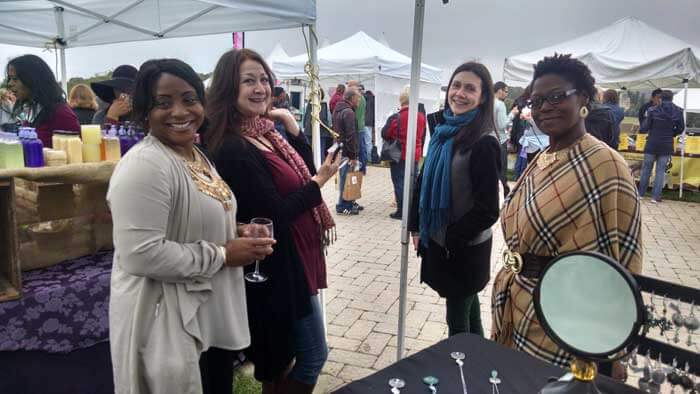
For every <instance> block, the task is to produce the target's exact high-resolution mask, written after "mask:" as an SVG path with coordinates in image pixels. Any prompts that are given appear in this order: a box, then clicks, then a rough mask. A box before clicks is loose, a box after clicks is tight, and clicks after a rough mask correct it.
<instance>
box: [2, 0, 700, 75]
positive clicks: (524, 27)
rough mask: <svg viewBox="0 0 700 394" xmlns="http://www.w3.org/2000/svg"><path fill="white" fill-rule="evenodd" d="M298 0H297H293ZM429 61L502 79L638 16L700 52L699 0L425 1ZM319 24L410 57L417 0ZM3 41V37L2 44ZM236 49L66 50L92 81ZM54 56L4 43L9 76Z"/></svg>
mask: <svg viewBox="0 0 700 394" xmlns="http://www.w3.org/2000/svg"><path fill="white" fill-rule="evenodd" d="M290 1H292V0H290ZM425 2H426V13H425V18H426V19H425V26H424V37H425V38H424V42H423V61H424V62H425V63H428V64H431V65H434V66H439V67H442V68H445V69H446V73H447V75H448V77H449V73H450V72H451V68H453V67H454V66H455V65H457V64H459V63H460V62H462V61H464V60H468V59H474V58H477V59H480V60H481V61H482V62H484V63H485V64H486V65H487V66H488V67H489V69H490V70H491V72H492V74H493V77H494V80H498V79H501V76H502V71H503V60H504V58H505V57H507V56H510V55H514V54H518V53H523V52H529V51H531V50H534V49H538V48H541V47H545V46H549V45H553V44H556V43H558V42H562V41H565V40H568V39H571V38H574V37H577V36H580V35H583V34H586V33H588V32H591V31H594V30H597V29H600V28H602V27H605V26H607V25H609V24H611V23H613V22H615V21H616V20H618V19H621V18H623V17H626V16H633V17H636V18H638V19H641V20H642V21H644V22H646V23H648V24H650V25H652V26H654V27H656V28H657V29H659V30H662V31H664V32H666V33H667V34H670V35H672V36H675V37H677V38H680V39H682V40H684V41H686V42H689V43H691V44H693V45H695V46H698V47H700V0H585V1H583V0H581V1H561V0H528V1H522V0H450V2H449V4H447V5H443V4H442V1H441V0H425ZM317 4H318V6H317V7H318V21H317V27H318V32H319V35H320V39H321V41H322V42H324V41H329V42H331V43H333V42H336V41H338V40H341V39H343V38H346V37H348V36H350V35H352V34H354V33H355V32H357V31H358V30H364V31H365V32H366V33H368V34H369V35H371V36H373V37H374V38H376V39H381V38H382V37H384V39H385V40H386V41H387V42H388V43H389V44H390V45H391V47H392V48H393V49H395V50H397V51H399V52H402V53H404V54H406V55H408V56H410V52H411V35H412V25H413V6H414V5H413V4H414V2H413V0H317ZM0 40H1V39H0ZM277 42H280V43H281V44H282V46H283V47H284V48H285V50H286V51H287V52H288V53H289V54H290V55H297V54H300V53H302V52H303V51H304V41H303V37H302V35H301V32H300V30H299V29H294V30H278V31H264V32H250V33H248V34H247V36H246V46H247V47H249V48H253V49H256V50H258V51H259V52H261V53H262V54H263V55H265V56H266V55H267V54H268V53H269V52H270V50H271V49H272V48H273V47H274V45H275V44H276V43H277ZM230 46H231V36H230V34H220V35H214V36H206V37H193V38H180V39H168V40H160V41H152V42H135V43H124V44H113V45H105V46H100V47H87V48H74V49H69V50H67V59H68V61H67V68H68V75H69V77H73V76H83V77H88V76H91V75H93V74H95V73H100V72H104V71H107V70H110V69H113V68H114V67H116V66H118V65H120V64H125V63H129V64H133V65H135V66H138V65H140V64H141V63H142V62H143V61H145V60H147V59H150V58H154V57H177V58H180V59H182V60H184V61H186V62H188V63H189V64H191V65H192V66H193V67H194V68H195V69H196V70H197V71H198V72H210V71H212V69H213V68H214V65H215V64H216V61H217V60H218V58H219V56H220V55H221V53H223V52H224V51H226V50H227V49H228V48H230ZM24 53H35V54H41V56H42V57H43V58H44V59H45V60H46V61H47V62H48V63H49V64H50V65H51V66H52V67H54V64H55V57H54V54H52V53H47V52H43V53H42V51H41V50H39V49H33V48H23V47H17V46H9V45H0V67H2V70H3V73H4V69H5V64H6V62H7V60H8V59H9V58H12V57H14V56H17V55H21V54H24Z"/></svg>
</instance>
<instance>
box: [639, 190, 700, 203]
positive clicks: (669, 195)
mask: <svg viewBox="0 0 700 394" xmlns="http://www.w3.org/2000/svg"><path fill="white" fill-rule="evenodd" d="M646 196H647V197H649V196H651V191H649V192H647V194H646ZM661 199H662V200H672V201H685V202H696V203H700V193H698V192H696V191H692V190H688V189H683V198H678V190H668V189H664V190H662V191H661Z"/></svg>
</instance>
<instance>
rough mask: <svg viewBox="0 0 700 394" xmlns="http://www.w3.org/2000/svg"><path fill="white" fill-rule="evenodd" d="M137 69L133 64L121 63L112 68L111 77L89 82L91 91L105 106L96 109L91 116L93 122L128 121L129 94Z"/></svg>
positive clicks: (112, 122)
mask: <svg viewBox="0 0 700 394" xmlns="http://www.w3.org/2000/svg"><path fill="white" fill-rule="evenodd" d="M137 73H138V70H137V69H136V67H134V66H130V65H128V64H123V65H121V66H119V67H117V68H115V69H114V71H113V72H112V79H110V80H107V81H101V82H93V83H91V84H90V87H91V88H92V91H93V92H95V94H96V95H97V97H99V98H100V100H102V101H103V102H105V103H107V107H106V108H104V109H102V110H100V111H97V113H95V116H94V117H93V118H92V123H93V124H99V125H102V124H113V125H118V124H119V123H122V122H125V121H128V120H129V118H130V117H131V95H132V93H133V92H134V83H135V82H136V74H137Z"/></svg>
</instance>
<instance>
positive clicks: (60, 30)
mask: <svg viewBox="0 0 700 394" xmlns="http://www.w3.org/2000/svg"><path fill="white" fill-rule="evenodd" d="M63 11H64V10H63V7H54V9H53V12H54V16H55V17H56V30H57V32H56V34H57V35H58V37H56V41H57V45H59V48H58V53H59V57H60V62H61V87H62V88H63V91H64V92H65V93H66V94H68V76H67V75H66V43H65V42H64V41H63V40H64V39H65V37H66V27H65V24H64V22H63Z"/></svg>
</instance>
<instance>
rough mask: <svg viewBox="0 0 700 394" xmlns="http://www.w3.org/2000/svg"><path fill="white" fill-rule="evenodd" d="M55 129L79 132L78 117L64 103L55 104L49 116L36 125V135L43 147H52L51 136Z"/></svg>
mask: <svg viewBox="0 0 700 394" xmlns="http://www.w3.org/2000/svg"><path fill="white" fill-rule="evenodd" d="M56 130H63V131H73V132H76V133H80V122H79V121H78V117H77V116H76V115H75V112H73V110H72V109H71V107H69V106H68V104H66V103H60V104H56V107H54V110H53V113H52V114H51V116H49V118H48V119H46V121H44V122H43V123H41V124H38V125H36V133H37V136H38V137H39V139H40V140H41V142H43V143H44V148H51V147H53V145H52V142H51V136H53V132H54V131H56Z"/></svg>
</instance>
